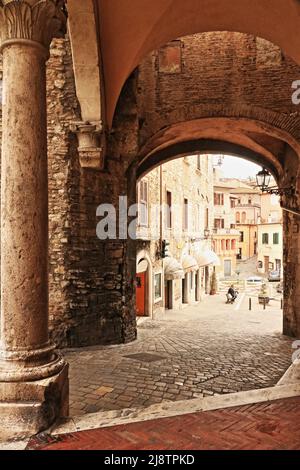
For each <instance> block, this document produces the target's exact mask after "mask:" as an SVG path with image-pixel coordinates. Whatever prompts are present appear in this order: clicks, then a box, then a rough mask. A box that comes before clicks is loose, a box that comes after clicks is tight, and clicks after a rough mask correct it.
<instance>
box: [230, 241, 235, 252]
mask: <svg viewBox="0 0 300 470" xmlns="http://www.w3.org/2000/svg"><path fill="white" fill-rule="evenodd" d="M231 249H232V250H236V242H235V240H231Z"/></svg>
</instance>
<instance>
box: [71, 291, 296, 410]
mask: <svg viewBox="0 0 300 470" xmlns="http://www.w3.org/2000/svg"><path fill="white" fill-rule="evenodd" d="M224 300H225V299H224V295H219V296H214V297H208V298H207V299H206V300H205V301H204V302H203V303H201V304H200V305H198V306H193V307H188V308H186V309H184V310H180V311H177V312H175V311H173V312H170V313H168V314H164V315H163V317H162V318H161V319H160V320H157V321H146V322H144V323H142V324H140V326H139V328H138V340H137V341H136V342H134V343H131V344H126V345H119V346H110V347H94V348H87V349H80V350H69V351H66V357H67V360H68V362H69V363H70V409H71V415H82V414H85V413H92V412H97V411H100V410H114V409H122V408H127V407H130V408H140V407H145V406H149V405H152V404H154V403H160V402H162V401H164V400H171V401H176V400H185V399H189V398H195V397H201V396H210V395H214V394H224V393H231V392H238V391H246V390H250V389H257V388H264V387H270V386H273V385H275V384H276V383H277V381H278V380H279V379H280V378H281V376H282V375H283V374H284V372H285V371H286V369H287V368H288V367H289V365H290V364H291V356H292V352H293V350H292V349H291V344H292V340H291V339H290V338H287V337H284V336H282V335H281V333H280V332H281V327H282V326H281V325H282V312H281V310H280V309H279V308H278V306H279V302H275V301H274V302H273V303H272V302H271V305H270V306H269V307H268V308H267V309H266V310H265V311H264V310H263V308H262V307H261V306H258V305H257V304H256V303H255V300H253V310H252V311H251V312H249V311H248V310H247V306H248V302H247V297H245V298H244V300H243V302H242V303H241V305H240V307H239V306H238V305H236V306H235V305H225V302H224ZM238 307H239V308H238ZM136 354H140V356H135V355H136ZM128 356H131V357H128ZM151 356H152V357H151Z"/></svg>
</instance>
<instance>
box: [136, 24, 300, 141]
mask: <svg viewBox="0 0 300 470" xmlns="http://www.w3.org/2000/svg"><path fill="white" fill-rule="evenodd" d="M171 44H172V43H171ZM170 60H173V61H174V57H172V56H171V58H170ZM299 77H300V67H299V66H297V65H296V64H295V63H294V62H293V61H292V60H291V59H289V58H288V57H286V56H285V55H284V54H282V53H281V51H280V49H279V48H277V47H276V46H274V45H273V44H271V43H269V42H267V41H264V40H261V39H256V38H255V37H253V36H251V35H246V34H240V33H231V32H212V33H204V34H197V35H194V36H188V37H185V38H182V39H181V71H178V70H177V69H176V68H175V69H173V71H172V69H171V72H170V70H169V71H168V70H167V69H166V66H165V63H164V67H161V65H160V51H154V52H153V53H152V54H150V55H149V56H148V57H147V58H146V59H145V60H144V62H143V63H142V65H141V67H140V69H139V81H138V87H139V95H138V103H139V118H140V123H141V132H140V141H141V143H142V144H144V143H146V141H147V139H149V138H150V137H151V136H152V135H153V134H154V133H155V132H157V131H158V130H159V129H161V128H163V127H164V126H168V125H171V124H174V123H176V122H181V121H186V120H190V119H195V118H198V117H205V116H231V115H233V116H239V115H240V116H243V115H244V116H245V117H247V115H249V117H251V115H252V116H253V117H254V118H255V117H257V118H261V119H262V120H264V119H265V120H266V121H270V120H271V121H272V119H273V120H275V116H273V118H272V113H270V112H271V111H272V112H275V113H282V122H274V124H275V125H278V126H279V127H280V126H282V127H285V128H286V129H287V130H291V131H292V132H293V133H295V135H296V136H299V135H300V130H299V129H300V126H299V117H300V114H299V113H300V111H299V107H297V106H295V105H293V104H292V100H291V96H292V89H291V86H292V82H293V81H294V80H297V79H299ZM277 119H278V116H277Z"/></svg>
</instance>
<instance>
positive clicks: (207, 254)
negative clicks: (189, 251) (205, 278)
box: [194, 250, 221, 267]
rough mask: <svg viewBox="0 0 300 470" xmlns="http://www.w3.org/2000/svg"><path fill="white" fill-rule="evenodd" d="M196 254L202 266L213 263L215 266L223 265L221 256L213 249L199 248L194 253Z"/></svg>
mask: <svg viewBox="0 0 300 470" xmlns="http://www.w3.org/2000/svg"><path fill="white" fill-rule="evenodd" d="M194 256H195V258H196V260H197V263H198V265H199V266H200V267H203V266H209V265H213V266H220V265H221V261H220V258H219V257H218V255H217V254H216V253H215V252H214V251H212V250H204V251H200V250H199V251H197V252H196V253H195V254H194Z"/></svg>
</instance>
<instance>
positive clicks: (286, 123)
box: [141, 103, 300, 152]
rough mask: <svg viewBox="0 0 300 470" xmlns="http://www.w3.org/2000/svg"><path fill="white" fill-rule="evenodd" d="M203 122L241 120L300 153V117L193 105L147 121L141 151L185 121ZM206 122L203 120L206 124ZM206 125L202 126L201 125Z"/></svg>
mask: <svg viewBox="0 0 300 470" xmlns="http://www.w3.org/2000/svg"><path fill="white" fill-rule="evenodd" d="M200 119H201V120H203V119H207V120H208V119H231V120H233V119H239V120H240V121H241V122H245V123H246V124H247V126H248V127H249V124H250V122H252V130H253V126H254V125H255V124H256V128H257V129H259V128H260V129H262V130H263V131H264V132H266V133H268V134H269V135H272V136H274V137H277V138H280V139H282V140H285V141H286V142H287V143H289V144H290V145H291V146H292V147H294V148H295V149H296V148H297V149H298V150H300V145H299V144H298V141H299V142H300V117H298V115H297V114H286V113H280V112H276V111H273V110H271V109H266V108H262V107H258V106H253V105H246V104H240V105H238V106H230V105H229V106H228V105H223V104H211V103H210V104H205V105H199V104H197V105H194V106H193V105H191V103H189V106H188V107H185V106H182V107H176V109H173V110H172V111H166V110H164V109H161V117H159V118H158V117H157V115H155V118H154V119H153V121H151V120H150V119H148V120H147V128H148V129H150V130H148V131H147V132H145V133H144V134H142V135H141V142H142V146H141V151H142V152H143V150H144V148H145V147H146V145H147V141H150V140H151V139H153V138H156V137H157V136H159V135H160V134H163V133H165V132H166V129H167V128H168V127H171V126H175V125H182V124H183V123H185V122H190V121H195V122H196V121H198V120H200ZM202 122H203V121H202ZM201 125H202V124H201Z"/></svg>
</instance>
